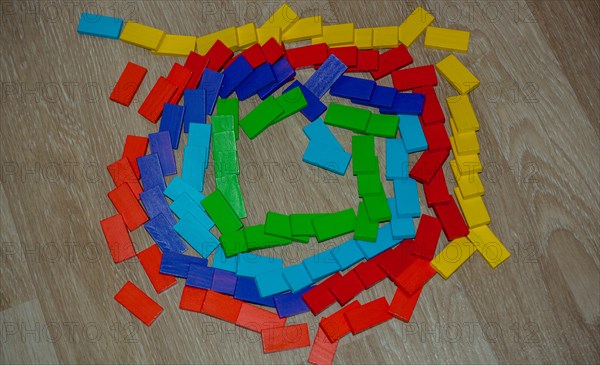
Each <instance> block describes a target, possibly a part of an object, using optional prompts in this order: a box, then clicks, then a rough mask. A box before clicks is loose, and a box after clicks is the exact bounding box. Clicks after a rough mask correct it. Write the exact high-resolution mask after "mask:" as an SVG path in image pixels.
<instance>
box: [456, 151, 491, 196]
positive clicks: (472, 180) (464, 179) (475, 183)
mask: <svg viewBox="0 0 600 365" xmlns="http://www.w3.org/2000/svg"><path fill="white" fill-rule="evenodd" d="M450 166H451V167H452V174H453V175H454V179H455V180H456V184H457V185H458V188H459V189H460V193H461V195H462V196H463V198H465V199H469V198H474V197H477V196H482V195H483V194H484V193H485V190H484V188H483V184H482V183H481V179H480V178H479V174H468V175H461V174H460V172H459V171H458V166H457V165H456V161H454V160H452V161H450Z"/></svg>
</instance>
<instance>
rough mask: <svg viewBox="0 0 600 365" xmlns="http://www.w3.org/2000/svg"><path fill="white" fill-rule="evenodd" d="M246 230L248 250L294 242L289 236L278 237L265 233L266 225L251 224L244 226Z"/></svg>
mask: <svg viewBox="0 0 600 365" xmlns="http://www.w3.org/2000/svg"><path fill="white" fill-rule="evenodd" d="M244 230H245V231H246V242H247V244H248V250H249V251H253V250H260V249H263V248H270V247H276V246H283V245H287V244H290V243H292V240H291V239H289V238H283V237H277V236H273V235H270V234H267V233H265V225H264V224H260V225H257V226H250V227H246V228H244Z"/></svg>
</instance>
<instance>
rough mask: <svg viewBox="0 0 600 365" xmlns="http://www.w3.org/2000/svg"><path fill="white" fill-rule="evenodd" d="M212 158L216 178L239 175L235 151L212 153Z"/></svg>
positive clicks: (238, 164)
mask: <svg viewBox="0 0 600 365" xmlns="http://www.w3.org/2000/svg"><path fill="white" fill-rule="evenodd" d="M213 158H214V160H215V176H216V177H224V176H227V175H239V174H240V163H239V160H238V154H237V151H226V152H218V151H213Z"/></svg>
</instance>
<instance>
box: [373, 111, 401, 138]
mask: <svg viewBox="0 0 600 365" xmlns="http://www.w3.org/2000/svg"><path fill="white" fill-rule="evenodd" d="M399 122H400V118H398V116H397V115H387V114H371V119H369V125H368V126H367V134H371V135H373V136H378V137H386V138H396V134H397V133H398V123H399Z"/></svg>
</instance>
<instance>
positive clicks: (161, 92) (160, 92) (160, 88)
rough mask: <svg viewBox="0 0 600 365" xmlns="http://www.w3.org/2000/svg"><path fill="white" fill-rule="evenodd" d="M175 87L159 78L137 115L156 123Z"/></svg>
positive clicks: (164, 79)
mask: <svg viewBox="0 0 600 365" xmlns="http://www.w3.org/2000/svg"><path fill="white" fill-rule="evenodd" d="M176 91H177V86H175V85H174V84H173V83H172V82H171V81H169V80H167V79H166V78H164V77H162V76H161V77H159V78H158V80H157V81H156V84H154V86H153V87H152V90H150V94H148V96H147V97H146V99H145V100H144V102H143V103H142V105H141V106H140V108H139V109H138V113H139V114H140V115H141V116H143V117H144V118H146V119H148V120H149V121H151V122H152V123H156V122H158V118H160V116H161V114H162V111H163V107H164V105H165V103H168V102H169V101H170V100H171V98H172V97H173V95H174V94H175V92H176Z"/></svg>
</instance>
